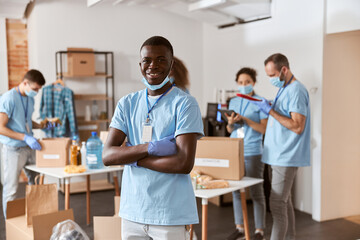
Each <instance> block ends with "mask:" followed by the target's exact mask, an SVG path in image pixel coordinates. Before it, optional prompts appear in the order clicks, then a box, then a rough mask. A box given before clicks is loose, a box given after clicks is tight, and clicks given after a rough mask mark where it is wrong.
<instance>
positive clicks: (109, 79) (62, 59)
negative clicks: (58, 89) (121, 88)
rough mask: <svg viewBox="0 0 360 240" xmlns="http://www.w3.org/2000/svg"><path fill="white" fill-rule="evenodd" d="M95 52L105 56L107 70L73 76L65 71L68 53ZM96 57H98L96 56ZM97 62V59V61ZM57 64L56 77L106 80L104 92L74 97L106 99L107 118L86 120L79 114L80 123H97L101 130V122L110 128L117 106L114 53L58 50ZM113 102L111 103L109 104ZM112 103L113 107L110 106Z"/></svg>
mask: <svg viewBox="0 0 360 240" xmlns="http://www.w3.org/2000/svg"><path fill="white" fill-rule="evenodd" d="M69 53H70V54H89V53H90V54H94V55H95V56H97V55H100V56H103V57H104V58H105V60H104V63H103V64H104V67H105V72H97V73H95V75H89V76H73V75H69V74H68V73H67V72H65V71H64V66H63V65H64V63H66V61H67V56H68V55H67V54H69ZM95 59H96V58H95ZM95 63H96V61H95ZM55 64H56V77H57V78H60V79H62V80H65V79H68V80H71V79H82V78H98V79H99V80H101V79H103V80H105V93H104V94H102V93H101V94H75V93H74V99H75V100H76V101H92V100H97V101H105V107H106V116H107V119H99V120H95V121H85V120H84V119H83V118H82V117H79V116H77V121H78V125H80V124H81V125H90V124H94V123H95V124H96V125H97V128H98V130H99V128H100V127H99V124H103V123H106V128H108V126H109V124H110V121H111V117H112V114H113V112H114V108H115V98H114V96H115V93H114V53H113V52H108V51H57V52H56V53H55ZM110 102H111V104H109V103H110ZM110 105H111V107H110ZM79 131H81V130H80V127H79Z"/></svg>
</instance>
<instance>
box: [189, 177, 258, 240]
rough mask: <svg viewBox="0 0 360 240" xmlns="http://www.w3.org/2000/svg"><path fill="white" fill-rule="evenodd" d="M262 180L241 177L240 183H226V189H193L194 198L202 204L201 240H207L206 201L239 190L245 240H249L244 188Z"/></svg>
mask: <svg viewBox="0 0 360 240" xmlns="http://www.w3.org/2000/svg"><path fill="white" fill-rule="evenodd" d="M263 181H264V180H263V179H259V178H250V177H243V178H242V179H241V180H240V181H228V182H229V185H230V186H229V187H228V188H217V189H195V190H194V191H195V196H196V197H198V198H201V203H202V227H201V233H202V238H201V239H202V240H207V217H208V199H209V198H213V197H217V196H220V195H224V194H226V193H230V192H233V191H236V190H240V196H241V205H242V211H243V218H244V228H245V237H246V240H250V232H249V224H248V215H247V206H246V194H245V188H247V187H250V186H253V185H256V184H259V183H262V182H263Z"/></svg>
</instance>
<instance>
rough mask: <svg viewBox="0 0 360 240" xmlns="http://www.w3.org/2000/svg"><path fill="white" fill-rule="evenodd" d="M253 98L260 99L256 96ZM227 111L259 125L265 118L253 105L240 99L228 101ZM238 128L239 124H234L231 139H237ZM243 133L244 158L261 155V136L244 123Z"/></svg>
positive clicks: (235, 98)
mask: <svg viewBox="0 0 360 240" xmlns="http://www.w3.org/2000/svg"><path fill="white" fill-rule="evenodd" d="M253 97H254V98H258V99H261V98H260V97H259V96H258V95H256V94H255V95H254V96H253ZM229 109H230V110H234V111H235V112H236V113H239V114H240V115H242V116H244V117H247V118H249V119H251V120H253V121H254V122H257V123H260V120H262V119H266V118H267V115H266V114H265V113H263V112H262V111H260V109H259V108H258V107H257V106H256V105H255V104H253V103H251V102H250V101H249V100H247V99H244V98H240V97H234V98H232V99H231V100H230V103H229ZM244 110H245V112H244ZM239 127H241V126H240V125H239V124H234V131H232V133H231V135H230V137H231V138H237V137H238V136H237V129H238V128H239ZM244 133H245V137H244V156H255V155H261V154H262V151H263V147H262V137H263V135H262V134H261V133H259V132H257V131H255V130H254V129H252V128H251V127H249V125H247V124H246V123H245V124H244Z"/></svg>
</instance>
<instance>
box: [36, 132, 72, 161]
mask: <svg viewBox="0 0 360 240" xmlns="http://www.w3.org/2000/svg"><path fill="white" fill-rule="evenodd" d="M39 143H40V145H41V150H40V151H36V166H37V167H65V166H66V165H67V164H68V162H69V147H70V144H71V141H70V138H44V139H43V140H40V141H39Z"/></svg>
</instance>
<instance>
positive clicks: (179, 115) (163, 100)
mask: <svg viewBox="0 0 360 240" xmlns="http://www.w3.org/2000/svg"><path fill="white" fill-rule="evenodd" d="M139 65H140V70H141V73H142V75H143V78H142V82H143V83H144V85H145V86H146V88H145V89H144V90H141V91H138V92H135V93H131V94H128V95H126V96H124V97H122V98H121V99H120V100H119V102H118V104H117V107H116V110H115V113H114V116H113V118H112V121H111V124H110V129H109V134H108V138H107V141H106V143H105V145H104V150H103V162H104V164H105V165H106V166H109V165H118V164H124V165H125V169H124V173H123V178H122V186H121V201H120V211H119V216H120V217H121V218H122V230H121V231H122V239H154V240H156V239H159V240H160V239H161V240H166V239H169V240H170V239H188V237H189V232H188V228H187V225H189V224H197V223H198V222H199V219H198V215H197V208H196V201H195V195H194V190H193V188H192V184H191V179H190V176H189V173H190V171H191V170H192V168H193V165H194V159H195V150H196V142H197V139H198V138H199V137H202V136H203V124H202V119H201V113H200V109H199V106H198V104H197V102H196V100H195V98H194V97H192V96H190V95H189V94H187V93H185V92H184V91H182V90H180V89H179V88H177V87H175V86H174V85H173V84H172V83H171V82H170V78H169V73H170V70H171V67H172V65H173V48H172V45H171V44H170V42H169V41H168V40H167V39H165V38H164V37H161V36H154V37H151V38H149V39H147V40H146V41H145V42H144V43H143V44H142V46H141V48H140V63H139ZM126 137H127V142H128V143H127V144H126V145H125V146H122V144H123V142H124V141H125V138H126Z"/></svg>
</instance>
